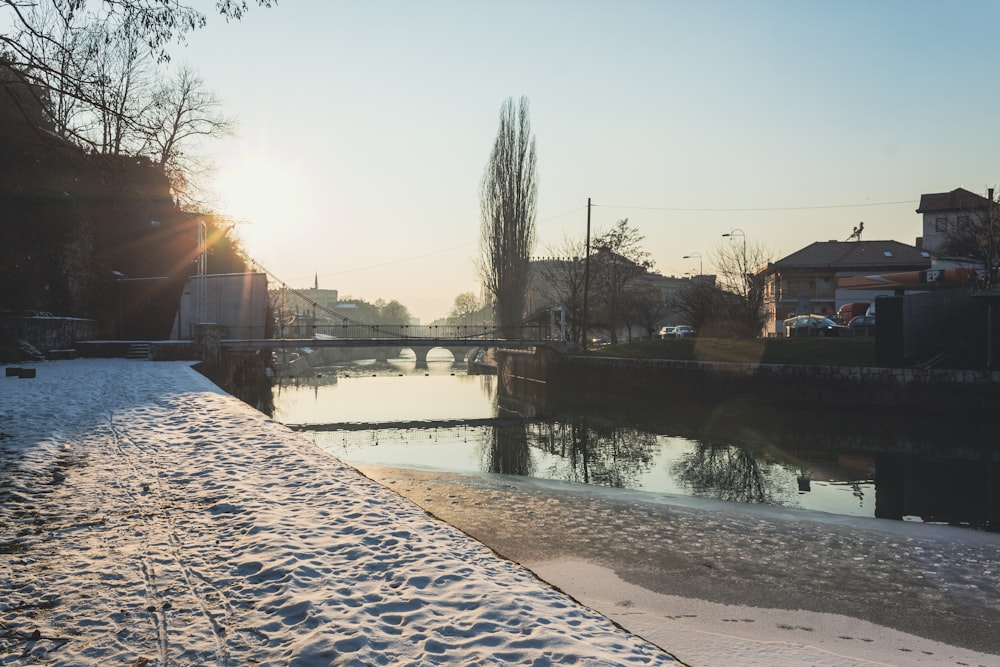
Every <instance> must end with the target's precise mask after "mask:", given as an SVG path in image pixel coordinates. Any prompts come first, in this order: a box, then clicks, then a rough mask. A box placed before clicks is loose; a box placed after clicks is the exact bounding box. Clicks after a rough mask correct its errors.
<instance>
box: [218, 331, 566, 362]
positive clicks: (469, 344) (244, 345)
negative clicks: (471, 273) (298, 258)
mask: <svg viewBox="0 0 1000 667" xmlns="http://www.w3.org/2000/svg"><path fill="white" fill-rule="evenodd" d="M560 344H561V341H553V340H522V339H508V338H475V339H469V338H224V339H222V341H221V345H222V347H223V348H225V349H227V350H267V349H270V350H275V349H279V350H294V349H302V348H317V347H343V348H374V349H375V350H377V351H378V352H377V353H376V355H375V357H376V358H379V359H381V358H382V357H383V356H387V355H388V350H395V349H405V348H409V349H411V350H413V353H414V354H415V355H416V356H417V364H418V365H426V363H427V353H428V352H430V351H431V350H433V349H435V348H443V349H446V350H448V351H449V352H451V354H452V356H454V357H455V361H459V362H460V361H464V360H465V355H466V354H468V353H469V351H470V350H474V349H476V348H498V347H503V348H513V349H528V348H532V347H538V346H540V345H550V346H551V345H560Z"/></svg>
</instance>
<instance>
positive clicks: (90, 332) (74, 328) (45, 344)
mask: <svg viewBox="0 0 1000 667" xmlns="http://www.w3.org/2000/svg"><path fill="white" fill-rule="evenodd" d="M0 335H3V336H4V337H5V338H13V339H15V340H23V341H27V342H28V343H30V344H31V345H32V346H33V347H34V348H35V349H37V350H38V351H39V352H43V353H45V354H48V353H49V352H51V351H52V350H63V349H67V348H72V347H73V345H74V344H75V343H76V342H77V341H80V340H89V339H91V338H96V337H97V321H96V320H86V319H81V318H76V317H0Z"/></svg>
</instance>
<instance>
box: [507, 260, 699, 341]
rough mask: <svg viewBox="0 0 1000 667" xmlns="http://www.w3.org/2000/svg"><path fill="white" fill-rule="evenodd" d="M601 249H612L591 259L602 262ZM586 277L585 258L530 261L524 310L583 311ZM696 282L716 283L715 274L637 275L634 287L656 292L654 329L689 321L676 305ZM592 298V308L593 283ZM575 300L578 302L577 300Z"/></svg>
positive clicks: (630, 334)
mask: <svg viewBox="0 0 1000 667" xmlns="http://www.w3.org/2000/svg"><path fill="white" fill-rule="evenodd" d="M601 252H609V251H608V250H606V249H603V250H601V251H598V252H596V253H594V254H593V255H592V256H591V261H592V262H600V261H601ZM583 276H584V260H583V258H579V257H574V258H560V257H547V258H538V259H533V260H531V261H530V262H529V264H528V293H527V299H526V302H525V312H526V313H528V314H539V313H542V312H544V311H548V310H550V309H552V308H557V307H559V306H565V307H566V308H567V310H568V311H569V312H570V313H573V312H576V313H577V314H579V313H581V312H582V295H583ZM697 281H706V282H708V283H709V284H714V283H715V276H712V275H704V276H695V277H675V276H664V275H661V274H659V273H656V272H654V271H646V272H644V273H642V274H641V275H639V276H637V277H636V278H634V280H633V283H632V288H633V289H635V290H638V291H649V292H653V293H655V294H656V295H657V301H658V303H659V306H660V308H659V309H658V311H659V313H660V315H659V318H658V320H657V322H656V323H655V327H654V329H655V330H656V331H658V330H659V329H660V328H661V327H663V326H668V325H669V326H673V325H677V324H688V322H686V321H684V319H683V317H682V315H681V314H680V312H679V311H678V310H677V308H676V302H677V296H678V294H679V293H680V292H681V291H682V290H683V289H685V288H686V287H689V286H690V285H692V284H693V283H696V282H697ZM574 286H575V288H576V289H575V291H574ZM574 292H575V296H574ZM590 298H591V303H590V307H591V308H592V309H593V308H595V307H596V303H595V301H596V299H595V285H594V284H593V283H592V284H591V285H590ZM574 299H575V300H576V301H579V302H578V303H577V302H574ZM591 314H592V315H593V314H595V312H594V311H593V310H592V311H591ZM647 333H648V331H647V330H646V328H645V327H643V328H642V330H639V328H638V327H633V331H627V330H625V329H624V328H620V329H619V330H618V332H617V334H618V337H619V338H620V339H628V338H635V337H642V336H645V335H647Z"/></svg>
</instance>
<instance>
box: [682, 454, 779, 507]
mask: <svg viewBox="0 0 1000 667" xmlns="http://www.w3.org/2000/svg"><path fill="white" fill-rule="evenodd" d="M671 469H672V472H673V474H674V475H675V476H676V478H677V479H678V480H680V481H681V482H683V483H684V484H685V485H687V486H688V488H690V489H691V490H692V491H693V492H695V493H697V494H700V495H707V496H712V497H714V498H718V499H720V500H733V501H737V502H742V503H770V502H772V501H773V500H774V495H775V493H774V490H773V488H772V487H773V484H774V482H773V480H772V479H771V474H770V467H769V466H765V465H762V463H761V458H760V457H758V456H757V455H756V454H755V453H754V452H751V451H750V450H748V449H745V448H743V447H735V446H732V445H717V444H711V443H704V442H699V443H697V445H696V446H695V447H694V449H693V450H692V451H690V452H688V453H687V454H685V455H684V456H683V457H682V458H681V459H680V460H679V461H677V462H676V463H674V464H673V466H672V467H671Z"/></svg>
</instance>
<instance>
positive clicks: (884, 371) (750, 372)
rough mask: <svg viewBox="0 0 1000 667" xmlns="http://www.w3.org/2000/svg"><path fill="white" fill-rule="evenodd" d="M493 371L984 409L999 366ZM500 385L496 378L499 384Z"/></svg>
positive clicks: (634, 387)
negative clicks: (969, 368) (953, 368)
mask: <svg viewBox="0 0 1000 667" xmlns="http://www.w3.org/2000/svg"><path fill="white" fill-rule="evenodd" d="M498 371H499V372H500V373H501V374H502V373H507V374H508V375H510V376H512V377H518V378H527V379H528V381H530V382H533V383H535V384H545V385H546V391H547V392H550V393H551V392H579V391H584V392H592V393H608V394H615V395H642V396H659V397H664V398H670V397H676V398H684V399H690V400H705V401H722V400H726V399H731V398H752V399H755V400H762V401H767V402H769V403H774V404H779V405H789V406H795V405H804V406H809V407H812V408H827V407H829V408H837V409H851V410H858V411H865V412H885V411H909V410H920V411H923V412H928V413H941V414H964V415H992V414H994V413H995V411H996V408H997V407H998V406H1000V372H994V371H950V370H935V369H930V370H920V369H910V368H860V367H840V366H783V365H777V364H739V363H720V362H703V361H672V360H646V359H619V358H611V357H585V356H572V355H565V356H558V355H556V354H555V353H554V352H539V353H536V354H534V355H531V354H529V353H520V355H517V356H515V355H514V354H513V353H511V352H510V351H501V352H500V353H498ZM501 386H502V385H501Z"/></svg>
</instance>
